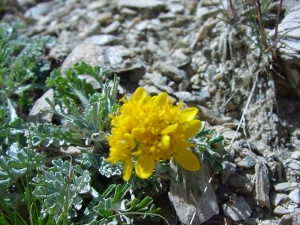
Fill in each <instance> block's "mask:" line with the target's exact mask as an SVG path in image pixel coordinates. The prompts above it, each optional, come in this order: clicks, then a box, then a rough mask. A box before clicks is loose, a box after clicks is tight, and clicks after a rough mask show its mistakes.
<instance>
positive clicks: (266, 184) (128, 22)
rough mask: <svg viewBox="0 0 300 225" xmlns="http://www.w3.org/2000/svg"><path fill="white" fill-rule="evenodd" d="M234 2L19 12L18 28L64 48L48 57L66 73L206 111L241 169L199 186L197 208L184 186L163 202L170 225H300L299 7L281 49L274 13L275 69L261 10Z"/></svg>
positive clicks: (33, 3)
mask: <svg viewBox="0 0 300 225" xmlns="http://www.w3.org/2000/svg"><path fill="white" fill-rule="evenodd" d="M232 2H233V3H234V4H233V6H232V7H230V5H229V1H227V0H223V1H222V0H199V1H197V0H144V1H143V0H112V1H108V0H65V1H63V0H52V1H43V2H41V1H37V0H18V1H10V4H11V9H13V10H12V11H13V12H14V13H13V14H14V16H19V17H21V18H22V19H24V20H27V21H30V26H29V28H26V29H25V30H24V33H25V34H27V35H29V36H42V35H52V36H55V37H57V38H58V40H59V42H60V44H59V45H57V46H55V47H52V48H50V49H49V54H48V56H47V57H49V58H50V59H51V60H52V61H53V62H55V64H56V65H57V66H61V67H62V69H65V68H68V67H70V66H71V65H73V64H74V63H75V62H81V61H84V62H86V63H89V64H91V65H97V66H100V67H104V68H109V69H111V74H117V76H118V77H120V79H121V84H120V87H119V93H120V95H124V94H130V93H133V91H134V90H135V89H136V87H138V86H143V87H144V88H145V89H146V90H147V92H148V93H150V94H151V95H156V94H158V93H160V92H162V91H165V92H167V93H168V94H169V95H170V96H172V97H174V98H176V99H180V100H182V101H184V102H185V103H186V104H188V105H190V106H191V105H193V106H196V107H198V108H199V117H200V119H202V120H204V121H206V122H208V124H209V125H210V126H211V127H213V128H215V129H217V130H219V131H221V132H223V135H224V136H225V137H226V139H227V140H228V145H227V146H226V150H228V153H229V155H230V157H229V160H228V161H227V162H226V168H225V172H224V173H223V174H222V175H220V174H216V175H214V176H213V178H212V181H211V182H209V179H210V177H211V176H212V172H211V170H210V168H208V167H207V166H203V167H202V170H201V174H200V175H199V177H195V179H196V180H197V181H199V186H201V187H203V189H204V188H205V187H207V189H206V191H205V192H204V195H203V198H199V199H195V198H194V197H193V196H192V195H191V194H190V189H191V187H190V186H189V184H188V182H186V181H185V182H184V183H183V184H182V185H181V186H178V185H177V186H176V185H172V186H171V188H170V192H169V193H168V194H166V195H163V196H160V197H159V198H158V199H157V204H158V205H160V206H161V207H162V213H163V215H164V216H165V217H166V218H167V219H168V221H169V223H170V224H248V225H252V224H253V225H254V224H264V225H271V224H272V225H273V224H281V225H286V224H300V216H299V214H300V208H299V203H300V184H299V177H300V150H299V146H300V126H299V123H300V111H299V106H300V105H299V96H300V91H299V87H300V86H299V85H300V78H299V73H300V69H299V68H300V63H299V62H300V60H299V59H300V56H299V52H300V47H299V41H300V40H299V39H300V28H299V27H300V26H299V24H300V17H299V12H300V4H299V3H297V1H283V6H282V10H281V14H280V21H281V24H280V26H279V36H278V38H277V39H276V38H275V40H274V37H276V36H275V31H274V30H273V29H274V27H275V24H276V23H275V22H276V13H277V9H278V6H279V2H278V1H274V2H272V3H271V5H270V6H269V10H268V11H267V12H266V17H265V18H264V19H265V22H266V29H265V32H266V34H268V41H269V43H274V45H269V46H271V47H272V48H274V47H275V46H276V47H278V51H277V58H276V59H275V60H273V61H272V57H270V58H268V55H269V56H271V54H270V52H271V51H268V50H271V48H270V49H267V50H266V49H264V50H266V54H262V53H261V50H260V49H259V48H258V46H257V44H255V42H257V38H258V36H257V34H255V29H254V28H253V27H252V28H251V27H250V26H247V25H246V24H247V23H248V20H250V19H251V16H249V14H247V11H250V10H251V9H253V8H254V5H252V1H249V2H251V3H249V5H248V6H247V8H245V6H242V5H239V4H238V3H239V2H240V1H236V2H235V1H232ZM5 17H6V18H10V17H12V15H10V14H7V15H5ZM252 19H253V18H252ZM225 21H227V22H225ZM233 24H235V25H238V28H239V30H238V29H236V28H235V26H232V25H233ZM297 26H298V28H297ZM248 37H250V38H251V39H252V40H253V42H252V41H250V40H249V39H248ZM297 42H298V43H297ZM257 43H258V42H257ZM273 59H274V58H273ZM83 79H86V80H87V81H88V82H91V83H92V84H93V80H92V79H91V78H90V77H87V76H83ZM95 88H97V87H95Z"/></svg>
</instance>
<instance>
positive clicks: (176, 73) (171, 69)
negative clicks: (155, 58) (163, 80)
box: [156, 61, 183, 82]
mask: <svg viewBox="0 0 300 225" xmlns="http://www.w3.org/2000/svg"><path fill="white" fill-rule="evenodd" d="M156 68H157V70H158V71H159V72H161V73H162V74H163V75H165V76H167V77H169V78H170V79H171V80H174V81H176V82H180V81H181V80H182V78H183V77H182V73H181V72H180V70H179V69H177V68H176V67H175V66H173V65H171V64H167V63H164V62H162V61H159V62H157V64H156Z"/></svg>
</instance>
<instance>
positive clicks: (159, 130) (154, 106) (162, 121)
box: [107, 87, 202, 180]
mask: <svg viewBox="0 0 300 225" xmlns="http://www.w3.org/2000/svg"><path fill="white" fill-rule="evenodd" d="M122 101H123V102H124V104H123V105H122V106H121V108H120V111H119V114H118V115H116V116H112V126H113V128H112V134H111V136H109V137H108V142H109V145H110V155H109V157H108V158H107V161H109V162H111V163H112V164H115V163H116V162H118V161H123V162H124V163H125V169H124V174H123V179H124V180H129V179H130V177H131V174H132V158H133V157H136V158H137V160H136V162H135V172H136V174H137V176H139V177H140V178H143V179H146V178H148V177H150V176H151V175H152V173H153V170H154V164H155V162H157V163H160V161H161V160H163V161H165V160H169V159H171V158H172V157H173V158H174V160H175V161H176V162H177V163H178V164H179V165H180V166H182V167H183V168H184V169H186V170H190V171H197V170H199V169H200V163H199V161H198V158H197V156H196V155H195V154H194V153H192V152H191V151H189V150H188V149H189V147H190V144H189V142H188V140H189V138H191V137H193V136H194V135H196V134H197V133H198V132H199V130H200V129H201V126H202V124H201V121H200V120H194V117H195V115H196V114H197V113H198V109H197V108H194V107H191V108H187V109H184V110H182V109H181V107H182V104H183V103H182V102H181V103H179V104H178V105H177V106H176V105H173V103H172V101H171V100H169V98H168V94H167V93H165V92H162V93H160V94H159V95H158V96H154V97H152V98H151V97H150V96H148V95H147V93H146V91H145V89H144V88H142V87H139V88H138V89H137V90H136V91H135V92H134V95H133V97H131V98H130V99H129V100H128V101H127V100H126V99H125V97H124V98H123V99H122Z"/></svg>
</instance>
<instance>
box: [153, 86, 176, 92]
mask: <svg viewBox="0 0 300 225" xmlns="http://www.w3.org/2000/svg"><path fill="white" fill-rule="evenodd" d="M155 86H156V87H158V88H159V89H160V90H162V91H165V92H167V93H168V94H173V93H174V90H173V88H171V87H169V86H167V85H162V84H158V85H155Z"/></svg>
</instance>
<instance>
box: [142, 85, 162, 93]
mask: <svg viewBox="0 0 300 225" xmlns="http://www.w3.org/2000/svg"><path fill="white" fill-rule="evenodd" d="M144 88H145V90H146V91H147V93H149V94H150V95H151V96H153V95H158V94H159V93H161V92H162V91H161V90H159V89H158V88H157V87H155V86H153V85H150V86H149V85H146V86H144Z"/></svg>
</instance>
